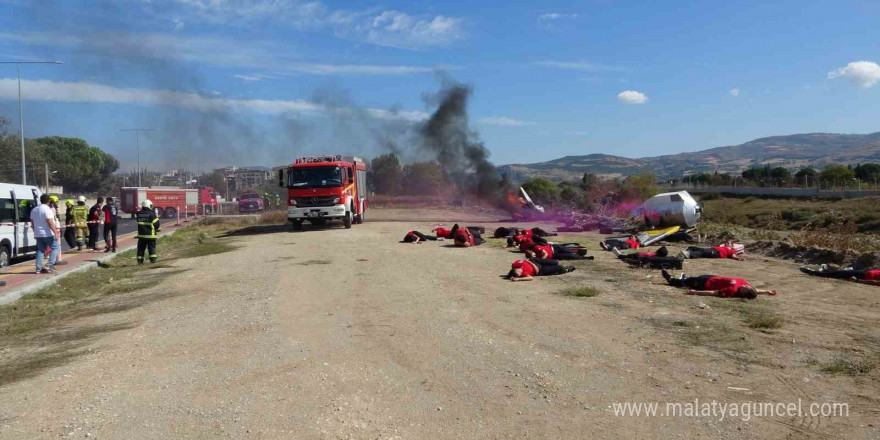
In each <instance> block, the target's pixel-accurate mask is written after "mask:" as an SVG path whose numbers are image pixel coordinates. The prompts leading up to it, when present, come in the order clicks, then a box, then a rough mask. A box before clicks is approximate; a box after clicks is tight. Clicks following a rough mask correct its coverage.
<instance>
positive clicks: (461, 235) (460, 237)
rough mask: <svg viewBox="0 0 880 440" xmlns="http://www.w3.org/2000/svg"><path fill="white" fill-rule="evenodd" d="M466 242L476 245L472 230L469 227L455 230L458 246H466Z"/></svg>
mask: <svg viewBox="0 0 880 440" xmlns="http://www.w3.org/2000/svg"><path fill="white" fill-rule="evenodd" d="M464 243H469V244H470V245H471V246H473V245H474V235H473V234H471V231H469V230H468V228H458V230H457V231H455V245H456V246H458V247H464Z"/></svg>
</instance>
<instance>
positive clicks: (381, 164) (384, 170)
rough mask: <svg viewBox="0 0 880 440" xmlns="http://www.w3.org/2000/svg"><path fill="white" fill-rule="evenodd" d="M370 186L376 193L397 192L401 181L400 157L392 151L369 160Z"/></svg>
mask: <svg viewBox="0 0 880 440" xmlns="http://www.w3.org/2000/svg"><path fill="white" fill-rule="evenodd" d="M367 172H368V173H369V180H370V188H371V189H372V190H373V191H375V192H376V194H398V193H400V190H401V184H402V183H403V169H402V168H401V167H400V159H398V158H397V155H396V154H394V153H388V154H383V155H381V156H378V157H376V158H374V159H373V160H372V161H371V162H370V167H369V169H368V171H367Z"/></svg>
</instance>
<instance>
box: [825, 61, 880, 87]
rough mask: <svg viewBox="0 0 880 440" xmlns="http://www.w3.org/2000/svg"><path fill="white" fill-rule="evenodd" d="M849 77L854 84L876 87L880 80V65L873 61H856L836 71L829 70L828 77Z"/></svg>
mask: <svg viewBox="0 0 880 440" xmlns="http://www.w3.org/2000/svg"><path fill="white" fill-rule="evenodd" d="M838 77H847V78H849V80H850V82H852V83H853V85H856V86H859V87H865V88H868V87H874V85H875V84H877V83H878V82H880V65H878V64H877V63H875V62H873V61H854V62H852V63H849V64H847V65H846V67H841V68H839V69H837V70H835V71H832V72H828V79H834V78H838Z"/></svg>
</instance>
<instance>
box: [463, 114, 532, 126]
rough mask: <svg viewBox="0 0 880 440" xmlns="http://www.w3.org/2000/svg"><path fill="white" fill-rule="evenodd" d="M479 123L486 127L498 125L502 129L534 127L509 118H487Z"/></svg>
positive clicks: (530, 123) (528, 123) (529, 123)
mask: <svg viewBox="0 0 880 440" xmlns="http://www.w3.org/2000/svg"><path fill="white" fill-rule="evenodd" d="M477 122H479V123H480V124H486V125H498V126H501V127H521V126H523V125H534V123H532V122H527V121H520V120H518V119H513V118H508V117H507V116H487V117H485V118H481V119H479V120H478V121H477Z"/></svg>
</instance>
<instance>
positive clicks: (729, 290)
mask: <svg viewBox="0 0 880 440" xmlns="http://www.w3.org/2000/svg"><path fill="white" fill-rule="evenodd" d="M662 274H663V278H664V279H666V282H667V283H669V285H670V286H675V287H687V288H688V290H687V292H685V293H686V294H688V295H701V296H718V297H722V298H748V299H754V298H756V297H757V296H758V295H776V291H775V290H764V289H756V288H755V287H754V286H752V284H751V283H749V282H748V281H746V280H744V279H742V278H735V277H723V276H718V275H700V276H696V277H687V276H684V274H682V276H681V277H679V278H675V277H673V276H672V275H671V274H670V273H669V272H667V271H666V270H663V271H662Z"/></svg>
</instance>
